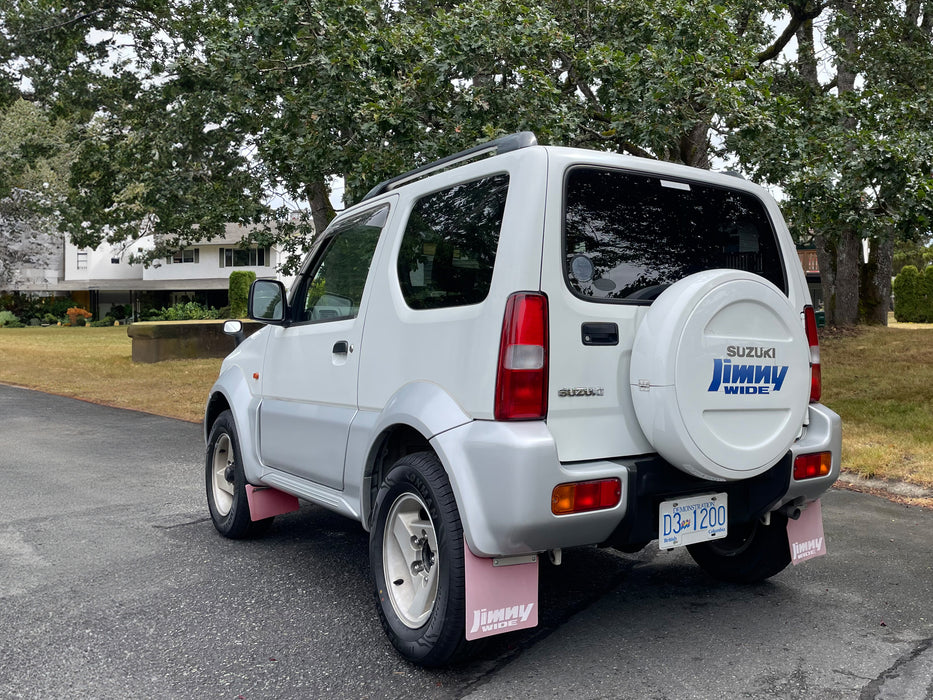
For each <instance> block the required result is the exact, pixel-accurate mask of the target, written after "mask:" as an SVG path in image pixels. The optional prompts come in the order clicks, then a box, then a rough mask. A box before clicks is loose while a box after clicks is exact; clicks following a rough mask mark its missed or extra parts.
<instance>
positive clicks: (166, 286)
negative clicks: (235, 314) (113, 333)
mask: <svg viewBox="0 0 933 700" xmlns="http://www.w3.org/2000/svg"><path fill="white" fill-rule="evenodd" d="M248 232H249V229H247V228H246V227H244V226H239V225H237V224H227V228H226V231H225V233H224V236H223V237H222V238H215V239H214V240H212V241H210V242H205V243H197V244H195V245H192V246H190V247H188V248H185V249H184V250H180V251H178V252H176V253H175V254H174V255H173V256H171V257H170V258H163V259H161V260H156V261H154V262H153V263H152V264H150V266H149V267H148V268H146V267H144V266H143V265H142V264H138V263H135V264H134V263H130V258H131V257H132V255H133V253H139V252H141V251H143V250H146V249H152V247H153V238H152V236H144V237H142V238H140V239H138V240H137V241H134V242H133V243H131V244H130V245H126V244H124V243H121V244H116V245H113V244H109V243H104V244H102V245H101V246H100V247H98V248H97V249H95V250H91V249H88V248H78V247H76V246H75V245H73V244H72V243H71V242H69V241H65V242H64V244H63V246H64V251H63V255H61V256H58V257H57V260H56V263H57V266H56V268H55V269H49V270H44V271H31V272H30V274H29V275H28V276H23V279H22V280H21V281H19V282H17V283H16V284H14V285H13V287H12V288H11V289H10V290H8V291H18V292H24V293H33V294H43V295H47V294H55V295H59V296H60V295H63V294H65V295H70V296H71V297H72V298H73V299H74V300H75V303H76V304H78V305H79V306H84V307H85V308H87V309H88V310H89V311H91V313H93V314H94V318H95V319H99V318H103V317H104V316H105V315H107V313H108V312H109V311H110V309H111V308H112V307H114V306H116V305H125V304H129V305H131V306H132V310H133V314H134V315H138V314H139V313H140V311H142V310H144V309H146V308H149V307H152V308H161V307H163V306H170V305H172V304H175V303H177V302H181V301H197V302H199V303H201V304H205V305H207V306H213V307H215V308H220V307H223V306H227V304H228V300H227V290H228V288H229V277H230V273H231V272H233V271H234V270H251V271H253V272H255V273H256V277H257V278H265V279H274V278H278V279H282V281H284V282H285V283H286V284H288V283H289V282H290V281H291V280H290V279H287V278H284V277H282V276H281V275H278V274H277V273H276V269H277V268H278V267H279V266H280V265H281V263H282V262H283V253H282V252H281V251H279V250H278V249H277V248H274V247H273V248H257V247H252V248H248V249H243V248H240V247H239V245H238V244H239V243H240V241H241V240H242V239H243V238H244V237H245V236H246V234H247V233H248ZM40 272H41V274H40Z"/></svg>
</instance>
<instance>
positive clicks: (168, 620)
mask: <svg viewBox="0 0 933 700" xmlns="http://www.w3.org/2000/svg"><path fill="white" fill-rule="evenodd" d="M202 469H203V467H202V439H201V433H200V427H199V426H197V425H193V424H190V423H184V422H181V421H175V420H170V419H165V418H158V417H154V416H149V415H146V414H142V413H135V412H130V411H121V410H117V409H110V408H105V407H100V406H95V405H91V404H87V403H83V402H79V401H73V400H70V399H64V398H60V397H54V396H48V395H45V394H41V393H36V392H31V391H26V390H22V389H16V388H11V387H7V386H0V476H2V482H0V483H2V484H3V496H2V503H3V506H2V508H0V600H2V605H0V698H20V697H22V698H51V697H56V698H61V697H87V698H153V697H158V698H199V699H200V698H240V697H242V698H247V699H250V700H252V699H257V698H317V697H346V698H471V699H477V700H478V699H485V698H490V699H491V698H495V699H497V700H498V699H499V698H521V699H522V700H527V699H529V698H551V697H574V698H658V699H660V698H678V699H680V698H715V699H716V700H722V699H724V698H756V699H758V698H859V699H864V700H868V699H871V698H878V699H885V700H888V699H898V700H902V699H903V700H912V699H914V698H916V699H923V700H933V536H931V530H933V512H931V511H928V510H922V509H917V508H907V507H905V506H902V505H897V504H894V503H890V502H888V501H885V500H882V499H879V498H876V497H874V496H868V495H864V494H857V493H851V492H846V491H838V490H834V491H833V492H831V493H830V494H828V495H827V496H826V497H825V499H824V503H823V513H824V519H825V529H826V539H827V543H828V550H829V553H828V555H827V556H825V557H822V558H820V559H817V560H814V561H811V562H808V563H805V564H802V565H800V566H798V567H794V568H792V569H788V570H787V571H785V572H783V573H782V574H781V575H779V576H777V577H775V578H774V579H772V580H771V581H769V582H766V583H764V584H760V585H755V586H750V587H738V586H730V585H723V584H718V583H715V582H713V581H712V580H710V579H709V578H708V577H707V576H705V575H704V574H703V573H702V572H701V571H700V570H699V569H698V568H697V567H695V566H694V565H693V564H692V562H691V560H690V559H689V557H688V556H687V555H686V554H685V553H683V552H675V553H660V552H658V551H657V550H654V549H651V548H649V550H646V551H644V552H642V553H639V554H637V555H622V554H618V553H615V552H613V551H611V550H598V549H595V548H588V549H582V550H575V551H571V552H565V557H564V564H563V565H562V566H561V567H559V568H554V567H550V566H546V567H544V568H543V569H542V572H541V596H540V603H541V610H542V624H541V625H540V626H539V628H538V629H536V630H533V631H528V632H523V633H514V634H512V635H507V636H503V637H499V638H495V640H494V641H493V642H491V643H490V644H489V646H488V647H487V648H486V649H485V651H484V652H483V653H482V654H481V655H480V657H479V658H477V659H476V660H475V661H473V662H471V663H469V664H467V665H465V666H461V667H458V668H454V669H448V670H443V671H426V670H423V669H420V668H417V667H414V666H411V665H409V664H407V663H406V662H404V661H401V660H400V659H399V658H398V657H397V656H396V655H395V654H394V652H393V650H392V649H391V647H390V646H389V644H388V642H387V641H386V640H385V638H384V636H383V634H382V630H381V628H380V626H379V623H378V620H377V617H376V612H375V608H374V603H373V600H372V594H371V592H370V586H369V582H368V564H367V561H366V550H367V546H366V535H365V533H364V532H363V531H362V529H361V528H360V526H359V525H357V524H354V523H352V522H350V521H347V520H344V519H342V518H340V517H338V516H336V515H332V514H330V513H329V512H327V511H325V510H323V509H320V508H317V507H312V506H305V507H304V508H302V510H301V511H299V512H297V513H294V514H291V515H287V516H281V517H280V518H278V519H277V520H276V524H275V526H274V528H273V530H272V532H271V533H270V535H269V536H267V537H265V538H263V539H261V540H256V541H250V542H231V541H227V540H224V539H222V538H221V537H219V536H218V535H217V534H216V533H215V531H214V529H213V527H212V526H211V524H210V521H209V520H208V519H207V517H206V505H205V499H204V495H203V490H204V487H203V480H202Z"/></svg>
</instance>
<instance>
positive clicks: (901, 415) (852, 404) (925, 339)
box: [820, 318, 933, 487]
mask: <svg viewBox="0 0 933 700" xmlns="http://www.w3.org/2000/svg"><path fill="white" fill-rule="evenodd" d="M891 321H892V323H891V325H890V326H889V327H888V328H882V327H876V328H861V329H859V330H858V332H857V333H854V334H851V335H848V334H846V335H842V334H834V335H829V336H828V337H824V338H822V339H821V341H820V353H821V360H822V369H823V403H825V404H826V405H827V406H829V407H830V408H832V409H833V410H834V411H836V412H837V413H838V414H839V415H840V416H842V465H843V468H844V469H846V470H847V471H849V472H852V473H855V474H859V475H861V476H865V477H875V478H881V479H893V480H898V481H906V482H909V483H914V484H919V485H921V486H927V487H933V326H931V325H926V324H908V323H894V322H893V318H892V319H891Z"/></svg>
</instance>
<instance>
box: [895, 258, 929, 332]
mask: <svg viewBox="0 0 933 700" xmlns="http://www.w3.org/2000/svg"><path fill="white" fill-rule="evenodd" d="M891 291H892V292H894V318H896V319H897V320H898V321H900V322H901V323H933V266H930V267H927V269H926V270H925V271H924V272H922V273H921V272H920V271H919V270H918V269H917V268H916V267H914V266H913V265H904V267H903V268H902V269H901V271H900V272H899V273H898V275H897V277H895V278H894V283H893V284H892V285H891Z"/></svg>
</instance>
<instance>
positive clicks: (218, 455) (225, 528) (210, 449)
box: [204, 411, 273, 540]
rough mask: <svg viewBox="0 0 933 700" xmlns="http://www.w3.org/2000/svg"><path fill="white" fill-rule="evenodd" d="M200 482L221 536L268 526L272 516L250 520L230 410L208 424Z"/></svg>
mask: <svg viewBox="0 0 933 700" xmlns="http://www.w3.org/2000/svg"><path fill="white" fill-rule="evenodd" d="M204 481H205V486H206V487H207V507H208V509H209V510H210V512H211V520H212V521H213V523H214V527H215V528H216V529H217V532H219V533H220V534H221V535H223V536H224V537H229V538H230V539H233V540H239V539H244V538H247V537H255V536H256V535H260V534H262V533H264V532H266V531H267V530H268V529H269V527H270V526H271V525H272V520H273V518H266V519H265V520H257V521H256V522H253V521H252V520H251V519H250V515H249V502H248V500H247V498H246V475H245V474H244V472H243V460H242V458H241V456H240V441H239V439H238V438H237V434H236V425H235V424H234V422H233V414H232V413H231V412H230V411H224V412H223V413H221V414H220V416H218V417H217V420H216V421H215V422H214V425H213V426H212V427H211V433H210V437H209V438H208V440H207V456H206V459H205V462H204Z"/></svg>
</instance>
